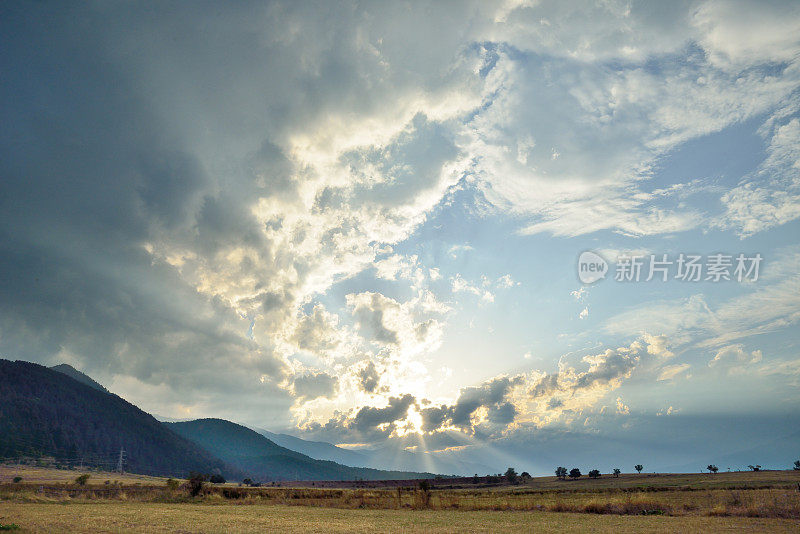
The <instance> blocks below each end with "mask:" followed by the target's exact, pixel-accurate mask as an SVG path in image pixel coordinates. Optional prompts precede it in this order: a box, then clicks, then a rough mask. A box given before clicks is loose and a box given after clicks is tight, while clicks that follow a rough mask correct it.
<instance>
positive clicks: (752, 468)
mask: <svg viewBox="0 0 800 534" xmlns="http://www.w3.org/2000/svg"><path fill="white" fill-rule="evenodd" d="M747 467H749V468H750V470H751V471H761V466H760V465H748V466H747Z"/></svg>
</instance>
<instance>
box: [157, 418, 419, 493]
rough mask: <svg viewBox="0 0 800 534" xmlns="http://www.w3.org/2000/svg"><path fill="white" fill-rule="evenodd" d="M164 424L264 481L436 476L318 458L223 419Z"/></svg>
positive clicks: (390, 478) (254, 477)
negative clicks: (358, 465)
mask: <svg viewBox="0 0 800 534" xmlns="http://www.w3.org/2000/svg"><path fill="white" fill-rule="evenodd" d="M164 425H166V426H167V427H169V428H171V429H172V430H174V431H175V432H177V433H178V434H180V435H181V436H183V437H185V438H187V439H190V440H192V441H194V442H195V443H197V444H198V445H200V446H202V447H203V448H204V449H206V450H207V451H208V452H209V453H211V454H212V455H214V456H216V457H218V458H221V459H222V460H224V461H226V462H228V463H229V464H231V465H233V466H236V467H237V468H239V469H241V470H242V471H245V472H247V473H248V474H249V475H250V476H251V478H253V479H256V480H260V481H269V480H353V479H355V478H363V479H364V480H392V479H409V478H432V477H433V474H431V473H416V472H402V471H382V470H378V469H369V468H364V467H349V466H346V465H341V464H338V463H335V462H331V461H326V460H315V459H313V458H310V457H308V456H306V455H304V454H300V453H299V452H296V451H293V450H289V449H287V448H284V447H281V446H280V445H277V444H275V443H273V442H272V441H270V440H269V439H267V438H266V437H265V436H262V435H261V434H259V433H258V432H255V431H254V430H251V429H249V428H247V427H244V426H242V425H237V424H236V423H231V422H230V421H225V420H223V419H197V420H195V421H188V422H183V423H164Z"/></svg>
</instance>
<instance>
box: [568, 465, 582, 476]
mask: <svg viewBox="0 0 800 534" xmlns="http://www.w3.org/2000/svg"><path fill="white" fill-rule="evenodd" d="M569 478H581V470H580V469H578V468H577V467H573V468H572V469H570V470H569Z"/></svg>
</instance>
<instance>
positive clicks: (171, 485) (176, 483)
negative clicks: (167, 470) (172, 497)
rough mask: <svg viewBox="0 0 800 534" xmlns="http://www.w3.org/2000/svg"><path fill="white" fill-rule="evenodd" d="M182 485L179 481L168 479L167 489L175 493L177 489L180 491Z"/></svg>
mask: <svg viewBox="0 0 800 534" xmlns="http://www.w3.org/2000/svg"><path fill="white" fill-rule="evenodd" d="M180 485H181V483H180V482H179V481H178V480H175V479H174V478H168V479H167V488H169V490H170V491H175V490H176V489H178V486H180Z"/></svg>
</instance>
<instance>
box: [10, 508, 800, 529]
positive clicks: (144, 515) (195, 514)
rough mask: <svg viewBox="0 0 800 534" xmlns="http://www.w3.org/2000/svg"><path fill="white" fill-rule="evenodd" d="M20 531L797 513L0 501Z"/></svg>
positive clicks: (580, 521) (522, 523)
mask: <svg viewBox="0 0 800 534" xmlns="http://www.w3.org/2000/svg"><path fill="white" fill-rule="evenodd" d="M0 523H3V524H8V523H14V524H17V525H19V526H20V527H21V530H20V531H19V532H145V531H146V532H274V531H279V532H431V533H440V532H498V531H509V532H520V531H521V532H534V531H535V532H542V533H545V532H559V533H563V532H592V533H605V532H609V533H610V532H614V533H617V532H620V533H624V532H645V533H647V532H687V533H692V532H743V531H746V532H775V533H781V532H797V529H798V523H797V522H796V521H790V520H785V519H784V520H782V519H760V518H743V517H736V518H733V517H691V516H687V517H663V516H613V515H593V514H563V513H552V512H491V511H475V512H465V511H450V510H438V511H434V510H420V511H415V510H346V509H334V508H312V507H297V506H293V507H289V506H281V505H272V506H270V505H254V506H214V505H210V504H165V503H153V504H144V505H143V504H141V503H125V502H116V503H88V504H75V505H70V506H60V505H56V504H20V503H8V502H0Z"/></svg>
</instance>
